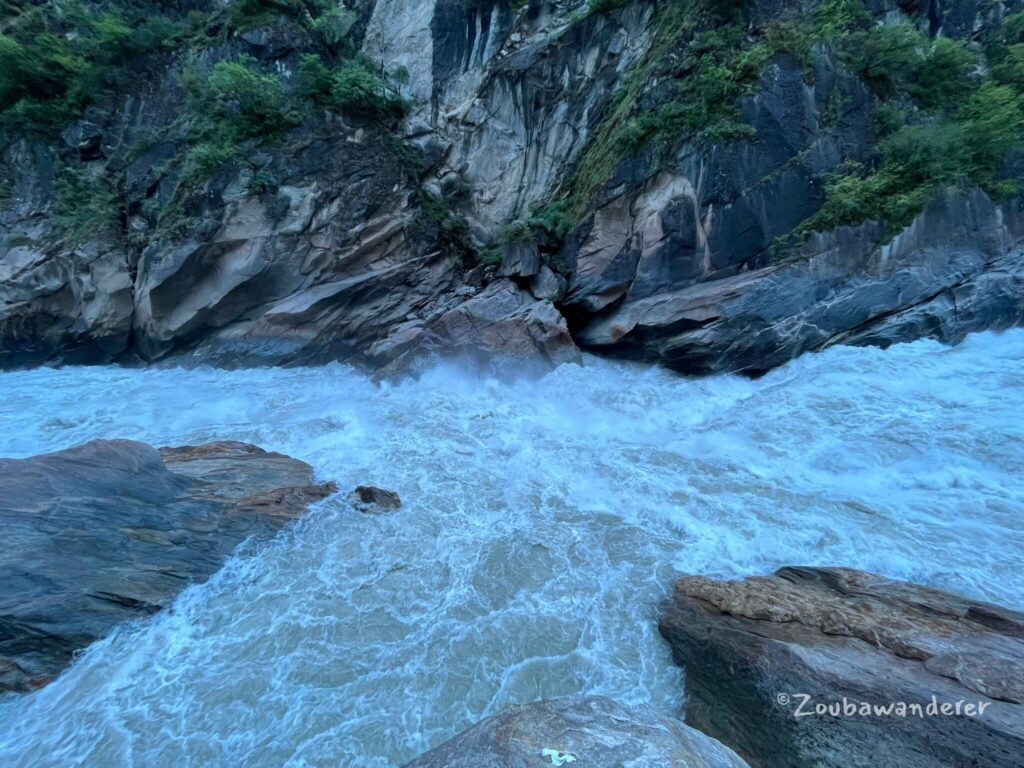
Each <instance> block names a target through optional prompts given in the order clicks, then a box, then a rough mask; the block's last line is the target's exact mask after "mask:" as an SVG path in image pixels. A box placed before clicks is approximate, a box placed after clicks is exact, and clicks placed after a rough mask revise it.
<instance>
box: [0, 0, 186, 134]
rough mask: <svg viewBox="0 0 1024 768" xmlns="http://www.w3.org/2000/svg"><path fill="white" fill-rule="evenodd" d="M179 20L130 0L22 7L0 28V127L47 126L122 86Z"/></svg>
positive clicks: (165, 44) (176, 30)
mask: <svg viewBox="0 0 1024 768" xmlns="http://www.w3.org/2000/svg"><path fill="white" fill-rule="evenodd" d="M183 28H184V27H183V25H182V24H181V23H179V22H178V21H175V20H173V19H172V18H171V17H169V16H167V15H163V14H159V13H158V14H153V13H152V12H151V11H144V10H143V9H142V8H141V7H136V6H135V5H134V4H132V3H124V4H122V5H117V6H110V7H107V8H104V9H102V10H96V9H94V8H93V7H92V6H88V5H86V4H85V3H83V2H80V0H63V1H62V2H61V3H60V4H59V5H57V4H51V3H44V4H41V5H32V6H30V7H28V8H27V9H23V10H21V11H20V13H18V14H17V15H15V16H14V17H13V18H12V19H10V20H9V21H8V22H7V23H6V24H5V25H4V28H3V29H4V31H3V34H0V128H7V129H11V128H14V129H18V130H48V129H53V128H55V127H59V126H60V125H62V124H64V123H66V122H67V121H68V120H70V119H72V118H74V117H76V116H77V115H79V114H80V113H81V111H82V109H84V108H85V107H86V106H87V105H88V104H90V103H92V102H94V101H97V100H98V99H100V98H101V97H102V96H104V95H105V94H108V93H112V92H114V91H116V90H117V88H118V87H120V86H122V85H123V84H124V83H125V82H126V81H127V80H129V79H130V78H131V77H132V76H135V75H137V74H138V72H137V70H138V68H139V67H140V66H143V65H144V64H145V63H146V60H148V59H149V58H150V57H152V56H153V54H154V53H158V52H160V51H162V50H166V49H168V48H170V47H172V46H174V45H175V44H176V40H177V38H178V36H179V35H180V34H181V33H182V30H183Z"/></svg>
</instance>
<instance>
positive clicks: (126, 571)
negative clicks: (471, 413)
mask: <svg viewBox="0 0 1024 768" xmlns="http://www.w3.org/2000/svg"><path fill="white" fill-rule="evenodd" d="M335 490H336V488H335V486H334V485H333V484H331V483H327V484H322V485H317V484H315V483H314V481H313V471H312V468H311V467H310V466H309V465H308V464H305V463H303V462H301V461H298V460H296V459H292V458H290V457H288V456H283V455H281V454H278V453H268V452H267V451H264V450H262V449H260V448H257V447H256V446H254V445H248V444H245V443H236V442H218V443H211V444H208V445H201V446H185V447H181V448H165V449H162V450H160V451H158V450H157V449H155V448H152V447H151V446H148V445H146V444H144V443H138V442H134V441H130V440H94V441H92V442H90V443H86V444H85V445H81V446H78V447H76V448H70V449H68V450H65V451H58V452H57V453H51V454H46V455H43V456H35V457H33V458H29V459H0V521H2V525H3V530H4V534H5V538H4V547H3V550H2V551H0V584H3V585H4V589H3V592H2V594H0V692H2V691H18V692H24V691H27V690H31V689H33V688H36V687H39V686H40V685H44V684H45V683H46V682H48V681H49V680H50V679H51V678H52V677H53V676H55V675H57V674H58V673H59V672H60V671H61V670H62V669H63V668H64V667H66V666H67V665H68V664H69V663H70V662H71V659H72V655H73V654H74V653H75V651H77V650H79V649H81V648H84V647H85V646H87V645H88V644H89V643H91V642H93V641H95V640H97V639H99V638H101V637H103V636H104V635H106V634H107V633H108V632H109V631H110V630H111V629H113V628H114V626H116V625H117V624H120V623H122V622H124V621H128V620H130V619H134V618H138V617H140V616H145V615H147V614H151V613H154V612H156V611H158V610H160V609H161V608H163V607H165V606H167V605H168V604H169V603H170V602H171V600H172V599H173V598H174V596H175V595H177V594H178V593H179V592H180V591H181V590H182V589H184V588H185V587H186V586H188V585H189V584H190V583H194V582H197V581H203V580H205V579H206V578H207V577H208V576H210V574H212V573H213V572H214V571H216V570H217V569H218V568H220V567H221V565H222V564H223V562H224V561H225V560H226V559H227V558H228V556H229V555H230V554H231V553H232V552H233V551H234V549H235V548H236V547H237V545H238V544H239V543H240V542H241V541H242V540H244V539H247V538H249V537H252V536H260V535H269V534H271V533H273V532H275V531H277V530H278V529H280V528H281V527H282V526H283V525H285V524H286V523H287V522H288V521H289V520H292V519H293V518H295V517H297V516H298V515H300V514H302V512H304V511H305V509H306V507H307V506H308V505H309V504H311V503H313V502H315V501H317V500H319V499H322V498H324V497H325V496H328V495H329V494H331V493H333V492H334V491H335Z"/></svg>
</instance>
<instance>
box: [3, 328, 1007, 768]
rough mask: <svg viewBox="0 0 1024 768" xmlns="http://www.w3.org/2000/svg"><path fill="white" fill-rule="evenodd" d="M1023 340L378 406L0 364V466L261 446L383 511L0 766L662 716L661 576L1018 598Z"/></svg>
mask: <svg viewBox="0 0 1024 768" xmlns="http://www.w3.org/2000/svg"><path fill="white" fill-rule="evenodd" d="M1022 363H1024V331H1013V332H1010V333H1006V334H1003V335H1001V336H995V335H989V334H986V335H980V336H975V337H971V338H970V339H968V341H967V342H966V343H965V344H963V345H962V346H960V347H958V348H955V349H947V348H944V347H941V346H939V345H937V344H934V343H931V342H921V343H916V344H910V345H903V346H899V347H895V348H893V349H890V350H888V351H885V352H883V351H880V350H873V349H849V348H836V349H832V350H830V351H828V352H826V353H824V354H821V355H811V356H807V357H804V358H802V359H801V360H798V361H797V362H795V363H793V364H791V365H789V366H787V367H785V368H783V369H780V370H778V371H775V372H773V373H771V374H769V375H768V376H765V377H764V378H762V379H760V380H758V381H756V382H751V381H747V380H743V379H738V378H711V379H703V380H699V381H693V380H686V379H682V378H679V377H676V376H674V375H672V374H670V373H667V372H665V371H661V370H658V369H654V368H649V367H643V366H633V365H626V364H617V363H610V362H607V361H601V360H596V359H588V360H587V362H586V365H585V366H583V367H577V366H564V367H562V368H560V369H558V370H557V371H555V372H553V373H552V374H550V375H548V376H547V377H545V378H544V379H542V380H540V381H531V380H520V381H517V382H514V383H503V382H499V381H496V380H482V379H478V378H474V377H472V376H469V375H467V374H464V373H460V372H459V371H458V370H457V369H454V368H451V367H447V368H439V369H436V370H434V371H432V372H430V373H429V374H427V375H426V376H424V377H423V378H422V379H421V380H420V381H418V382H406V383H403V384H398V385H389V386H383V387H378V386H375V385H373V384H372V383H370V382H369V381H368V380H367V379H366V378H365V377H362V376H360V375H358V374H356V373H354V372H352V371H351V370H349V369H347V368H345V367H342V366H337V365H332V366H327V367H324V368H315V369H293V370H271V369H262V370H250V371H237V372H225V371H212V370H194V371H184V370H174V369H169V370H156V369H153V370H135V371H130V370H123V369H117V368H74V369H62V370H48V369H40V370H34V371H26V372H17V373H9V374H3V375H0V387H2V391H3V393H4V398H3V401H2V402H0V455H7V456H27V455H32V454H35V453H39V452H43V451H48V450H56V449H60V448H63V447H66V446H68V445H72V444H75V443H80V442H83V441H85V440H88V439H91V438H95V437H107V438H109V437H129V438H137V439H142V440H146V441H148V442H152V443H155V444H158V445H174V444H183V443H186V442H197V441H201V440H209V439H239V440H248V441H252V442H256V443H258V444H260V445H262V446H264V447H267V448H269V449H274V450H280V451H283V452H285V453H288V454H291V455H293V456H296V457H299V458H302V459H304V460H306V461H309V462H310V463H312V464H313V465H314V466H315V467H316V469H317V473H318V475H319V477H320V478H322V479H325V480H326V479H334V480H337V481H338V482H339V484H340V485H341V486H342V487H343V488H347V487H350V486H353V485H356V484H359V483H373V484H377V485H381V486H383V487H387V488H391V489H394V490H396V491H398V492H399V493H400V494H401V496H402V498H403V499H404V500H405V507H403V509H402V510H400V511H398V512H397V513H395V514H392V515H386V516H364V515H360V514H358V513H355V512H353V511H352V510H351V509H349V508H348V507H347V506H346V505H345V504H344V503H343V502H342V501H341V500H340V499H332V500H328V501H327V502H325V503H323V504H322V505H320V506H319V507H318V508H317V509H315V510H314V511H313V512H311V513H310V514H309V515H308V516H307V517H306V518H305V519H304V520H302V521H300V522H299V523H298V524H297V525H295V526H294V527H292V528H291V529H289V530H287V531H285V532H283V533H282V534H281V535H280V536H279V537H278V538H277V539H275V540H274V541H273V542H271V543H269V544H266V545H263V546H262V547H257V548H253V547H243V550H242V551H241V552H240V553H239V555H238V556H236V557H235V558H233V559H232V560H231V561H229V563H228V564H227V565H226V567H225V568H224V569H223V570H222V571H221V572H219V573H218V574H217V575H216V576H215V577H214V578H213V579H212V580H211V581H210V582H208V583H207V584H205V585H201V586H197V587H192V588H190V589H189V590H187V591H186V592H185V593H183V594H182V596H181V597H180V599H179V600H178V601H177V603H176V604H175V606H174V609H173V611H169V612H164V613H162V614H160V615H158V616H157V617H155V618H154V619H153V620H151V621H149V622H146V623H143V624H140V625H137V626H131V627H125V628H123V629H121V630H119V631H118V632H116V633H115V634H114V635H113V636H112V637H110V638H108V639H107V640H104V641H102V642H100V643H98V644H96V645H95V646H93V647H92V648H91V649H90V650H89V651H88V652H86V653H85V654H84V656H83V657H82V658H81V659H80V660H79V661H78V662H77V663H76V664H75V665H74V666H73V667H72V668H71V669H69V670H68V672H67V673H65V674H64V675H63V676H61V677H60V678H59V679H58V680H57V681H56V682H54V683H53V684H51V685H50V686H48V687H47V688H44V689H43V690H41V691H39V692H37V693H34V694H32V695H29V696H24V697H20V698H13V699H9V700H6V701H4V702H2V703H0V764H2V765H5V766H7V765H12V766H46V765H54V766H57V765H60V766H63V765H69V764H84V765H103V766H118V765H131V764H137V765H146V766H165V765H166V766H182V765H195V766H220V765H223V766H257V765H260V766H262V765H273V766H277V765H292V766H311V765H351V766H389V765H395V764H400V763H401V762H403V761H404V760H406V759H408V758H410V757H412V756H414V755H415V754H418V753H419V752H421V751H422V750H424V749H426V748H427V747H429V746H432V745H434V744H436V743H438V742H439V741H442V740H443V739H445V738H448V737H450V736H452V735H454V734H455V733H456V732H457V731H459V730H460V729H462V728H464V727H465V726H467V725H468V724H470V723H472V722H474V721H476V720H478V719H480V718H481V717H485V716H487V715H489V714H493V713H495V712H497V711H499V710H500V709H502V708H503V707H504V706H506V705H508V704H512V703H520V702H526V701H530V700H532V699H535V698H538V697H552V696H558V695H563V694H570V693H576V692H594V693H603V694H608V695H611V696H614V697H616V698H618V699H619V700H621V701H624V702H626V703H640V702H649V703H652V704H654V705H655V706H657V707H660V708H662V709H665V710H669V711H678V708H679V706H680V703H681V683H680V676H679V674H678V672H677V670H675V669H674V668H673V667H672V665H671V660H670V658H669V655H668V653H667V650H666V649H665V648H664V646H663V644H662V642H661V641H660V640H659V638H658V637H657V630H656V612H657V604H658V601H659V600H660V599H661V598H662V597H663V596H664V595H665V591H666V588H667V586H668V585H669V584H670V582H671V579H672V577H673V575H674V574H675V573H678V572H684V573H685V572H710V573H716V574H722V575H742V574H748V573H754V572H765V571H768V570H771V569H773V568H776V567H778V566H781V565H785V564H841V565H848V566H853V567H863V568H867V569H870V570H874V571H878V572H881V573H884V574H888V575H891V576H895V577H903V578H909V579H913V580H916V581H920V582H924V583H927V584H931V585H934V586H938V587H941V588H946V589H952V590H955V591H959V592H964V593H968V594H971V595H975V596H979V597H983V598H988V599H992V600H995V601H998V602H1002V603H1004V604H1008V605H1012V606H1016V607H1022V606H1024V531H1022V525H1024V524H1022V516H1021V512H1022V511H1024V488H1022V484H1021V483H1020V477H1021V476H1022V470H1024V419H1022V417H1021V414H1022V413H1024V385H1022V383H1021V376H1020V372H1021V370H1022Z"/></svg>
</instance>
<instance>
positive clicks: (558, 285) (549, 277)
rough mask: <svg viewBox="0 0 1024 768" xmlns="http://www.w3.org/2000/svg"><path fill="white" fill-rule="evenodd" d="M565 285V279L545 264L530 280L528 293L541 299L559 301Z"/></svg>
mask: <svg viewBox="0 0 1024 768" xmlns="http://www.w3.org/2000/svg"><path fill="white" fill-rule="evenodd" d="M567 287H568V283H567V282H566V279H565V278H564V277H562V276H561V275H559V274H556V273H555V272H552V271H551V269H550V268H548V267H546V266H542V267H541V268H540V271H539V272H537V274H536V276H535V277H534V278H533V280H531V281H530V293H532V294H533V295H534V297H536V298H538V299H540V300H541V301H555V302H557V301H559V300H560V299H561V298H562V297H563V296H565V291H566V288H567Z"/></svg>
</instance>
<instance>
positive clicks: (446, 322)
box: [384, 279, 580, 373]
mask: <svg viewBox="0 0 1024 768" xmlns="http://www.w3.org/2000/svg"><path fill="white" fill-rule="evenodd" d="M444 357H457V358H461V359H463V360H466V361H469V362H472V363H479V364H483V365H485V366H494V367H496V368H502V367H503V366H504V364H506V363H509V362H513V363H515V364H516V366H515V367H516V370H518V371H521V370H523V369H524V368H529V367H533V368H535V369H536V370H538V371H543V370H546V369H548V368H550V367H551V366H553V365H558V364H560V363H568V362H579V361H580V351H579V349H578V348H577V346H576V344H575V343H574V342H573V339H572V336H570V335H569V329H568V326H567V325H566V322H565V318H564V317H562V315H561V314H560V313H559V311H558V310H557V309H556V308H555V306H554V305H553V304H552V303H551V302H549V301H538V300H537V299H535V298H534V297H533V296H531V295H530V293H528V292H527V291H524V290H522V289H520V288H518V287H517V286H516V285H515V283H513V282H512V281H511V280H508V279H502V280H497V281H495V282H493V283H491V285H489V286H488V287H487V288H486V289H485V290H484V291H481V292H480V293H479V294H477V295H476V296H474V297H473V298H471V299H469V300H467V301H464V302H462V303H460V304H457V305H456V306H455V307H454V308H453V309H451V310H449V311H448V312H445V313H443V314H442V315H441V316H440V317H438V318H436V319H435V320H433V321H432V322H430V323H429V324H428V325H427V326H426V327H425V328H424V330H423V331H422V333H419V334H417V335H416V336H415V338H414V339H413V340H412V342H411V343H410V345H409V346H408V348H407V349H406V351H404V352H403V353H402V354H400V355H399V356H398V357H396V358H395V359H394V360H392V361H391V362H390V363H389V365H388V366H387V367H386V368H385V369H384V371H385V372H386V373H399V372H402V371H407V370H409V369H410V367H411V366H413V365H414V364H416V363H421V362H422V361H426V360H432V359H437V358H444Z"/></svg>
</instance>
